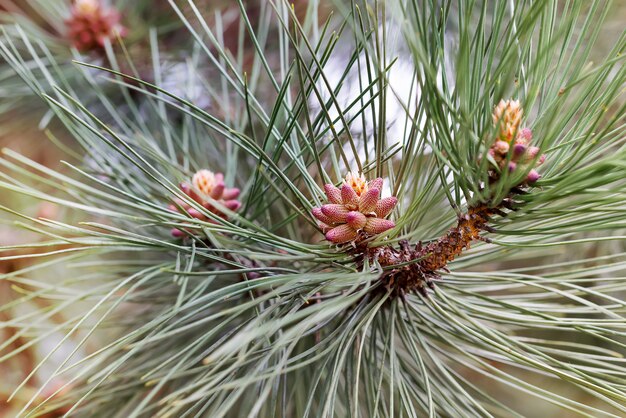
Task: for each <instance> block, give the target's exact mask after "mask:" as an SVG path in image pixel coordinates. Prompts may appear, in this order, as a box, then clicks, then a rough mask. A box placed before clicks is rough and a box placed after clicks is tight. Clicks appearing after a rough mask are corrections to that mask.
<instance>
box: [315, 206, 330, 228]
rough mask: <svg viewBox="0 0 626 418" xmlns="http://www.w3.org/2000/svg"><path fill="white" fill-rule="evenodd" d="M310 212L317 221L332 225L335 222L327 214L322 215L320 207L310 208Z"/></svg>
mask: <svg viewBox="0 0 626 418" xmlns="http://www.w3.org/2000/svg"><path fill="white" fill-rule="evenodd" d="M311 213H312V214H313V216H315V217H316V218H317V219H318V220H319V221H321V222H323V223H325V224H327V225H333V224H334V223H335V222H333V220H332V219H330V218H329V217H328V216H326V215H324V213H323V212H322V208H313V209H311Z"/></svg>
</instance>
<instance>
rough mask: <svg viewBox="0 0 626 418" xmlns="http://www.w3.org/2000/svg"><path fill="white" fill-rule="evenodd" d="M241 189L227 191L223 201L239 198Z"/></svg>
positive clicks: (223, 195)
mask: <svg viewBox="0 0 626 418" xmlns="http://www.w3.org/2000/svg"><path fill="white" fill-rule="evenodd" d="M239 193H240V191H239V189H238V188H236V187H234V188H232V189H225V190H224V194H222V199H224V200H233V199H237V198H238V197H239Z"/></svg>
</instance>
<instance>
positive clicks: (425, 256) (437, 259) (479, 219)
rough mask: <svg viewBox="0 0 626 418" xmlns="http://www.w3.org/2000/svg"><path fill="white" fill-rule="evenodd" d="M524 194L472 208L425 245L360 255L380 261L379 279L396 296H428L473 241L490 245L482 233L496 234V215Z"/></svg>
mask: <svg viewBox="0 0 626 418" xmlns="http://www.w3.org/2000/svg"><path fill="white" fill-rule="evenodd" d="M521 193H524V192H523V191H522V190H521V189H517V188H516V189H514V190H513V191H512V192H511V194H510V195H509V196H508V197H507V198H506V199H505V200H503V201H502V202H501V203H500V204H498V205H496V206H493V207H492V206H489V205H488V204H485V203H480V204H476V205H473V206H470V207H469V208H468V210H467V213H465V214H463V215H461V216H459V218H458V220H457V224H456V225H455V226H453V227H451V228H450V229H448V231H447V232H446V234H445V235H443V236H442V237H441V238H439V239H437V240H435V241H432V242H430V243H428V244H426V245H423V244H422V242H421V241H420V242H418V243H417V244H416V245H415V246H411V244H410V243H409V242H408V241H406V240H403V241H400V242H399V248H395V247H393V246H391V245H388V246H383V247H376V248H370V249H367V250H365V251H363V252H361V253H360V257H361V258H363V257H368V259H369V260H370V261H378V263H379V264H380V265H381V266H382V267H383V269H384V272H383V274H382V275H381V277H380V280H382V281H383V282H384V285H385V289H387V290H389V291H391V293H392V295H393V296H402V297H403V296H404V295H406V294H407V293H410V292H418V293H420V294H421V295H423V296H427V294H428V291H427V289H428V288H430V289H434V281H435V280H438V279H441V274H440V272H441V271H448V269H447V265H448V263H450V262H451V261H453V260H454V259H455V258H456V257H458V256H459V255H461V253H462V252H463V251H464V250H466V249H469V248H470V245H471V243H472V242H473V241H485V242H490V240H489V239H488V238H486V237H483V236H482V235H481V233H482V232H493V228H492V227H491V226H490V225H489V222H490V221H491V219H492V218H493V216H501V217H504V216H506V215H507V213H506V212H505V211H504V209H513V205H512V204H513V198H514V196H515V195H517V194H521ZM362 261H363V260H361V262H362Z"/></svg>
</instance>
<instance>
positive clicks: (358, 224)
mask: <svg viewBox="0 0 626 418" xmlns="http://www.w3.org/2000/svg"><path fill="white" fill-rule="evenodd" d="M346 222H347V223H348V225H350V226H351V227H352V228H354V229H356V230H359V229H361V228H363V227H364V226H365V224H366V223H367V217H366V216H365V215H363V214H362V213H361V212H356V211H352V212H348V215H347V216H346Z"/></svg>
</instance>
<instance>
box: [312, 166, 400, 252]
mask: <svg viewBox="0 0 626 418" xmlns="http://www.w3.org/2000/svg"><path fill="white" fill-rule="evenodd" d="M382 186H383V179H382V178H376V179H374V180H372V181H369V182H368V181H366V180H365V177H364V176H362V175H357V174H355V173H349V174H348V175H347V176H346V178H345V180H344V182H343V185H342V186H341V189H339V188H337V187H335V186H334V185H332V184H326V185H324V192H325V194H326V197H327V198H328V201H329V202H330V203H327V204H325V205H322V206H321V207H317V208H313V209H312V211H311V213H312V215H313V216H314V217H315V218H316V219H317V220H318V226H319V227H320V229H321V230H322V232H324V233H325V235H326V239H327V240H328V241H331V242H334V243H336V244H342V243H346V242H350V241H357V240H359V239H362V238H364V237H366V236H367V235H377V234H380V233H382V232H384V231H387V230H389V229H391V228H393V227H394V226H395V224H394V223H393V222H392V221H390V220H386V219H384V218H385V217H387V216H388V215H389V214H390V213H391V211H392V210H393V208H394V207H395V206H396V204H397V203H398V199H396V198H395V197H393V196H392V197H386V198H384V199H381V198H380V190H381V189H382Z"/></svg>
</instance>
